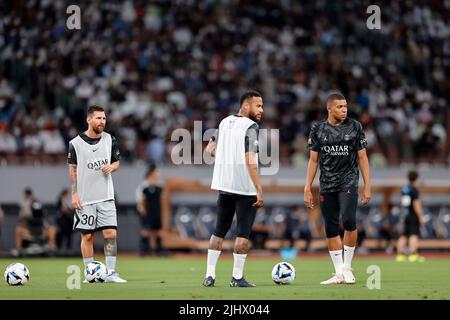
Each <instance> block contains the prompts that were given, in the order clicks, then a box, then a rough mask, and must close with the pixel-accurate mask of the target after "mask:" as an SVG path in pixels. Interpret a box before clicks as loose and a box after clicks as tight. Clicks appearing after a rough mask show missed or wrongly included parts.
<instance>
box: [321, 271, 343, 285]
mask: <svg viewBox="0 0 450 320" xmlns="http://www.w3.org/2000/svg"><path fill="white" fill-rule="evenodd" d="M342 283H345V280H344V276H343V275H342V274H336V273H333V276H332V277H331V278H330V279H328V280H325V281H322V282H321V283H320V284H342Z"/></svg>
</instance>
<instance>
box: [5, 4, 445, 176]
mask: <svg viewBox="0 0 450 320" xmlns="http://www.w3.org/2000/svg"><path fill="white" fill-rule="evenodd" d="M70 4H71V3H69V2H67V1H62V0H56V1H35V0H24V1H11V2H6V3H5V4H3V6H4V9H5V10H3V12H0V18H1V19H0V21H1V22H0V158H2V159H4V160H6V161H9V162H13V163H15V162H26V161H30V160H31V161H61V162H63V161H64V159H65V154H66V149H67V144H68V141H69V140H70V139H71V138H72V137H74V136H75V135H76V134H77V133H78V132H79V131H80V130H83V129H84V128H85V120H84V119H85V110H86V107H87V106H88V105H93V104H98V105H101V106H104V107H105V108H106V109H107V110H108V127H107V130H108V131H109V132H111V133H113V134H114V135H115V136H116V137H117V138H118V140H119V142H120V148H121V152H122V159H123V160H124V161H130V162H133V161H137V160H151V161H155V162H169V161H168V159H170V151H171V149H172V147H173V146H174V144H175V143H176V142H171V133H172V131H173V130H174V129H176V128H187V129H189V130H193V121H195V120H201V121H203V130H206V129H207V128H214V127H217V125H218V123H219V121H220V120H221V119H222V118H223V117H224V116H225V115H227V114H229V113H230V112H234V111H236V110H237V103H238V99H239V95H240V94H241V93H242V92H243V91H244V90H245V89H247V88H254V89H258V90H260V91H261V92H262V93H263V96H264V102H265V115H264V121H263V123H262V126H263V127H267V128H279V129H280V138H281V145H280V155H281V159H282V161H283V163H284V164H292V165H295V166H300V165H304V164H306V161H307V154H306V152H307V151H306V150H307V148H306V145H307V141H306V140H307V138H306V137H307V135H308V133H309V130H310V127H311V125H312V124H313V122H314V121H316V120H319V119H321V118H322V117H323V115H324V111H325V110H324V109H325V108H324V98H325V97H326V95H327V94H328V93H329V91H330V90H334V89H339V90H340V91H342V93H343V94H344V95H345V96H346V97H347V99H348V101H349V103H350V110H351V116H353V117H355V118H357V119H359V121H361V122H362V123H363V125H364V128H365V131H366V137H367V140H368V151H369V155H370V160H371V163H372V165H373V166H377V167H384V166H387V165H399V164H401V163H414V162H422V161H424V162H428V163H442V164H448V163H449V160H450V159H449V154H450V144H449V141H448V135H449V134H450V112H449V111H448V109H449V108H448V107H449V106H448V103H449V101H450V1H435V0H430V1H394V2H391V1H379V2H378V4H379V6H380V8H381V19H382V24H381V29H380V30H369V29H368V28H367V27H366V20H367V18H368V16H369V15H368V14H367V13H366V8H367V6H368V5H370V3H368V2H367V1H359V0H349V1H345V2H342V3H341V4H338V3H334V2H329V1H305V2H301V3H300V2H299V1H294V0H281V1H272V0H261V1H236V0H229V1H219V0H216V1H208V0H203V1H188V0H186V1H178V0H174V1H162V0H159V1H125V2H119V1H108V3H106V2H91V1H78V5H79V6H80V8H81V13H82V18H81V29H80V30H68V29H67V27H66V19H67V17H68V16H69V15H68V14H67V13H66V8H67V6H68V5H70Z"/></svg>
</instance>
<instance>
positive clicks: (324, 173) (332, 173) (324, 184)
mask: <svg viewBox="0 0 450 320" xmlns="http://www.w3.org/2000/svg"><path fill="white" fill-rule="evenodd" d="M366 146H367V140H366V137H365V135H364V131H363V128H362V125H361V123H359V122H358V121H356V120H353V119H351V118H347V119H346V120H345V121H344V122H343V123H341V124H340V125H338V126H333V125H331V124H330V123H329V122H328V121H327V120H323V121H320V122H318V123H316V124H315V125H313V127H312V128H311V132H310V134H309V139H308V147H309V150H312V151H316V152H318V153H319V168H320V192H321V193H327V192H339V191H345V190H346V189H348V188H349V187H351V186H358V182H359V168H358V151H359V150H361V149H363V148H365V147H366Z"/></svg>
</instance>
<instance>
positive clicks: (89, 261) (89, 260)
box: [83, 257, 94, 266]
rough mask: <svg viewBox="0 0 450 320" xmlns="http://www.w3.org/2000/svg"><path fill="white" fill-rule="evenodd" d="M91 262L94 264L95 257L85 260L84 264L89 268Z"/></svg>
mask: <svg viewBox="0 0 450 320" xmlns="http://www.w3.org/2000/svg"><path fill="white" fill-rule="evenodd" d="M91 262H94V257H90V258H86V259H83V263H84V265H85V266H87V265H88V264H89V263H91Z"/></svg>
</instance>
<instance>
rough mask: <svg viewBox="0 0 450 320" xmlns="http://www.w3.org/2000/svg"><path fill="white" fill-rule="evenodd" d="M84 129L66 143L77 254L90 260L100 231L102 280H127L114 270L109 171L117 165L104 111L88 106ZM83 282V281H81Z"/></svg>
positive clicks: (114, 227)
mask: <svg viewBox="0 0 450 320" xmlns="http://www.w3.org/2000/svg"><path fill="white" fill-rule="evenodd" d="M87 123H88V129H87V130H86V131H85V132H83V133H81V134H80V135H78V136H77V137H75V138H74V139H72V140H71V141H70V143H69V154H68V160H67V162H68V164H69V174H70V181H71V184H72V205H73V207H74V208H75V211H76V213H75V219H74V227H73V228H74V230H78V231H80V232H81V253H82V255H83V262H84V264H85V265H87V264H88V263H90V262H93V261H94V233H95V231H100V230H101V231H102V233H103V238H104V240H105V246H104V251H105V260H106V261H105V262H106V267H107V268H108V276H107V278H106V280H105V281H106V282H118V283H123V282H127V281H126V280H124V279H122V278H120V277H119V275H118V274H117V272H116V271H115V270H116V256H117V241H116V237H117V213H116V206H115V203H114V186H113V181H112V176H111V173H113V172H115V171H117V170H118V169H119V166H120V162H119V158H120V152H119V148H118V144H117V141H116V139H115V138H114V137H113V136H111V135H110V134H109V133H106V132H104V129H105V125H106V116H105V111H104V109H103V108H102V107H99V106H91V107H89V108H88V115H87ZM85 282H87V281H85Z"/></svg>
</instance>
